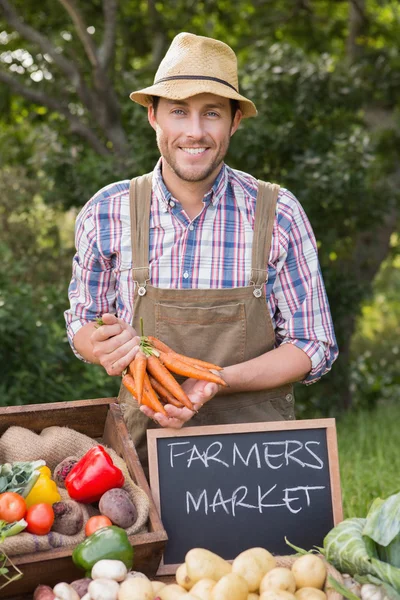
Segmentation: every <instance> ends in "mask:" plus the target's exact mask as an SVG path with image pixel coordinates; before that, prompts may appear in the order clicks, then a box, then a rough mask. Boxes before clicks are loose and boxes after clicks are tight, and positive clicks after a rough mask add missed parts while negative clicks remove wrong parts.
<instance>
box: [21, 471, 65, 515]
mask: <svg viewBox="0 0 400 600" xmlns="http://www.w3.org/2000/svg"><path fill="white" fill-rule="evenodd" d="M38 470H39V471H40V476H39V479H38V480H37V482H36V483H35V485H34V486H33V488H32V489H31V491H30V492H29V494H28V495H27V497H26V498H25V503H26V506H27V508H29V507H30V506H33V505H34V504H40V503H41V502H44V503H45V504H54V503H55V502H60V500H61V496H60V493H59V491H58V489H57V484H56V482H55V481H53V480H52V479H51V471H50V469H49V467H40V468H39V469H38Z"/></svg>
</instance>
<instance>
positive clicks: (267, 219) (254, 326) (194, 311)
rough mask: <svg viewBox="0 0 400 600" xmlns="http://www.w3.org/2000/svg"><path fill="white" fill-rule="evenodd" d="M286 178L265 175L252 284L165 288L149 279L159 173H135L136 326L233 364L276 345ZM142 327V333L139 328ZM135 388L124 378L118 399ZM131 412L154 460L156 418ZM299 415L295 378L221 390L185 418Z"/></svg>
mask: <svg viewBox="0 0 400 600" xmlns="http://www.w3.org/2000/svg"><path fill="white" fill-rule="evenodd" d="M278 192H279V186H277V185H271V184H265V183H264V182H259V187H258V194H257V203H256V213H255V223H254V235H253V247H252V266H251V278H250V282H249V285H247V286H245V287H238V288H226V289H225V288H223V289H185V290H182V289H181V290H176V289H164V288H156V287H153V286H152V285H150V283H149V281H150V270H149V222H150V203H151V195H152V173H149V174H147V175H143V176H141V177H137V178H135V179H132V181H131V184H130V211H131V237H132V264H133V265H137V266H135V267H134V268H133V269H132V277H133V280H134V282H135V292H134V304H133V306H134V312H133V319H132V326H133V327H134V328H135V330H136V331H137V332H140V321H139V320H140V317H142V318H143V322H144V334H145V335H153V336H156V337H158V338H159V339H160V340H162V341H163V342H164V343H166V344H167V345H168V346H170V347H171V348H173V349H174V350H175V351H176V352H179V353H180V354H187V355H188V356H192V357H196V358H199V359H202V360H206V361H208V362H212V363H214V364H217V365H220V366H221V367H226V366H228V365H233V364H237V363H241V362H244V361H247V360H250V359H252V358H255V357H257V356H260V354H264V353H265V352H268V351H269V350H272V349H273V348H274V346H275V333H274V329H273V326H272V321H271V317H270V314H269V310H268V306H267V301H266V296H265V290H266V285H265V283H266V281H267V279H268V270H267V269H268V258H269V252H270V248H271V239H272V230H273V225H274V219H275V209H276V201H277V198H278ZM139 335H140V333H139ZM129 396H130V393H129V392H128V391H127V390H126V388H125V387H124V386H121V389H120V392H119V402H120V403H122V404H124V403H125V402H126V398H127V397H129ZM124 418H125V421H126V423H127V426H128V430H129V432H130V435H131V437H132V440H133V443H134V444H135V447H136V450H137V452H138V454H139V458H140V461H141V463H142V465H143V467H144V468H145V469H146V468H147V440H146V429H147V428H154V427H157V425H156V424H155V423H154V422H153V421H152V420H151V419H149V418H148V417H146V416H145V415H144V414H143V413H142V412H141V411H140V410H139V408H138V407H136V406H132V404H131V403H130V404H129V405H125V406H124ZM286 419H294V397H293V388H292V385H289V384H288V385H284V386H281V387H279V388H276V389H273V390H261V391H257V392H244V393H243V392H242V393H237V394H229V395H223V396H215V397H214V398H212V399H211V400H210V401H209V402H207V403H206V404H204V406H202V408H201V409H200V410H199V412H198V414H196V415H195V416H194V417H193V418H192V419H190V421H188V422H187V423H186V424H185V426H189V427H191V426H196V425H219V424H231V423H253V422H260V421H280V420H286Z"/></svg>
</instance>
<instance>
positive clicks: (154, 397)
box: [143, 371, 168, 417]
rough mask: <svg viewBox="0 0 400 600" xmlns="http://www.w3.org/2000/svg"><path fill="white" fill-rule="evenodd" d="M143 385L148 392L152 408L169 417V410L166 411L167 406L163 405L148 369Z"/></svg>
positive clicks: (146, 392)
mask: <svg viewBox="0 0 400 600" xmlns="http://www.w3.org/2000/svg"><path fill="white" fill-rule="evenodd" d="M143 386H144V391H145V394H146V396H148V398H149V400H150V402H151V404H152V406H151V407H150V408H152V409H153V410H154V411H155V412H160V413H162V414H163V415H165V416H166V417H167V416H168V415H167V412H166V410H165V408H164V407H163V405H162V404H161V402H160V400H159V398H158V396H157V394H156V393H155V391H154V389H153V386H152V385H151V383H150V379H149V376H148V374H147V371H146V372H145V374H144V381H143Z"/></svg>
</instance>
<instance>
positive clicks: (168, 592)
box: [157, 583, 187, 600]
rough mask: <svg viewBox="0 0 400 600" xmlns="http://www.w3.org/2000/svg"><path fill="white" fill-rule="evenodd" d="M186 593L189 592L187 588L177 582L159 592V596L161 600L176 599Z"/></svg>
mask: <svg viewBox="0 0 400 600" xmlns="http://www.w3.org/2000/svg"><path fill="white" fill-rule="evenodd" d="M184 594H187V591H186V590H185V588H183V587H182V586H180V585H178V584H177V583H170V584H168V585H165V586H164V587H163V588H162V589H161V590H160V591H159V592H157V598H160V600H176V598H179V596H183V595H184Z"/></svg>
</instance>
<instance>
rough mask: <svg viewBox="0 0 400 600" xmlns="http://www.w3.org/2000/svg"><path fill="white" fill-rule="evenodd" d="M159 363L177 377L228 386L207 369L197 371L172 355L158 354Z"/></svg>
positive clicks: (197, 369)
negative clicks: (181, 376)
mask: <svg viewBox="0 0 400 600" xmlns="http://www.w3.org/2000/svg"><path fill="white" fill-rule="evenodd" d="M160 362H162V363H163V365H165V366H166V367H167V369H169V370H170V371H172V373H176V374H177V375H183V376H184V377H192V378H193V379H202V380H203V381H211V382H213V383H218V384H219V385H223V386H224V387H226V386H227V385H228V384H227V383H226V381H224V380H223V379H222V377H220V376H219V375H216V374H215V373H211V371H208V370H207V369H199V368H197V367H195V366H194V365H189V364H188V363H185V362H183V361H182V360H179V359H178V358H176V357H175V356H174V355H173V354H168V353H167V352H160Z"/></svg>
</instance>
